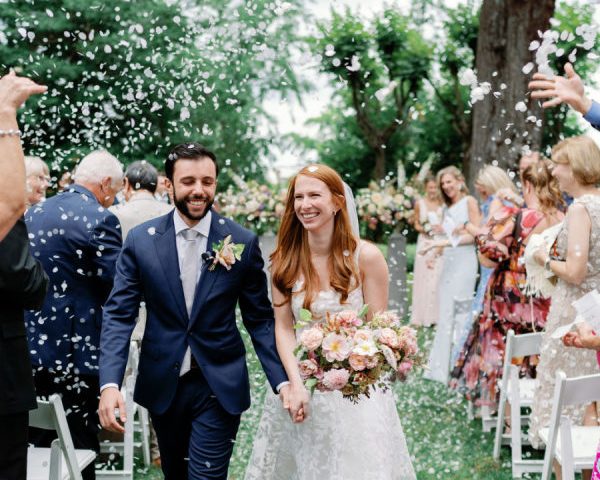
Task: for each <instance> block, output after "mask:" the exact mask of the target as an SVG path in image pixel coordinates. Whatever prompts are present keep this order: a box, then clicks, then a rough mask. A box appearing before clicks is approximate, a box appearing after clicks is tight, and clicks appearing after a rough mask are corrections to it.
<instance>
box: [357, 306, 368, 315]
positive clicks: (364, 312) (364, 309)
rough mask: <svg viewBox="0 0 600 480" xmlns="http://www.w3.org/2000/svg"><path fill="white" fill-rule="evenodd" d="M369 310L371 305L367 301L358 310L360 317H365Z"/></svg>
mask: <svg viewBox="0 0 600 480" xmlns="http://www.w3.org/2000/svg"><path fill="white" fill-rule="evenodd" d="M368 311H369V305H368V304H366V303H365V304H364V305H363V306H362V308H361V309H360V311H359V312H358V318H362V317H364V316H365V315H366V314H367V312H368Z"/></svg>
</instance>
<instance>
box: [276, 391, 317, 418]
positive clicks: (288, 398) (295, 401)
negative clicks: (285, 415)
mask: <svg viewBox="0 0 600 480" xmlns="http://www.w3.org/2000/svg"><path fill="white" fill-rule="evenodd" d="M286 387H287V388H286ZM284 389H285V393H284V391H283V390H284ZM281 394H282V395H283V396H282V400H283V407H284V408H285V409H287V410H288V412H289V414H290V418H291V419H292V422H294V423H302V422H303V421H304V420H306V418H307V417H308V404H309V402H310V394H309V393H308V391H307V390H306V388H305V387H304V385H300V386H294V385H286V386H284V387H283V388H282V391H281Z"/></svg>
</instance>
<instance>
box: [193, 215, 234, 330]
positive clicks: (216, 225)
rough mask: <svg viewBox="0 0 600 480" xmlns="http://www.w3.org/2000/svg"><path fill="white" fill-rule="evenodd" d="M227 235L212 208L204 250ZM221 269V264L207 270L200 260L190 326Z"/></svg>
mask: <svg viewBox="0 0 600 480" xmlns="http://www.w3.org/2000/svg"><path fill="white" fill-rule="evenodd" d="M227 235H229V230H228V229H227V227H226V224H225V221H224V220H223V218H222V217H221V216H220V215H219V214H217V213H216V212H215V211H214V210H213V211H212V220H211V222H210V231H209V233H208V241H207V243H206V251H207V252H209V251H211V250H212V249H213V245H214V244H216V243H219V242H220V241H221V240H223V239H224V238H225V237H226V236H227ZM223 270H224V267H223V266H221V265H217V266H216V267H215V269H214V270H212V271H210V270H208V268H207V265H206V264H205V263H204V262H202V274H201V275H200V281H199V282H198V285H197V287H196V295H194V305H193V307H192V318H191V321H190V327H191V326H192V325H193V324H194V323H195V321H196V319H197V318H198V314H199V313H200V309H201V307H202V305H203V304H204V302H205V300H206V297H207V295H208V292H210V289H211V288H212V286H213V284H214V283H215V280H216V279H217V277H218V276H219V275H221V273H222V271H223Z"/></svg>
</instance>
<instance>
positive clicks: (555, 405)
mask: <svg viewBox="0 0 600 480" xmlns="http://www.w3.org/2000/svg"><path fill="white" fill-rule="evenodd" d="M599 399H600V374H596V375H586V376H583V377H574V378H567V376H566V375H565V373H564V372H562V371H560V370H559V371H558V372H556V380H555V384H554V399H553V401H552V413H551V415H550V426H549V431H548V444H547V445H546V454H545V455H544V469H543V470H542V480H549V479H550V475H551V471H552V460H553V459H554V453H555V451H556V440H557V438H558V435H559V431H560V425H561V422H562V424H563V426H564V427H565V429H564V430H565V431H568V430H570V428H569V426H570V421H569V419H568V418H567V417H565V418H564V419H563V420H562V421H561V414H562V411H563V408H564V407H565V406H567V405H581V404H584V403H588V402H593V401H594V400H599ZM565 447H566V448H568V447H569V445H561V448H562V449H563V452H565V450H564V448H565ZM566 453H567V455H569V452H568V451H567V452H566ZM570 454H571V455H572V451H571V452H570ZM563 456H564V453H563Z"/></svg>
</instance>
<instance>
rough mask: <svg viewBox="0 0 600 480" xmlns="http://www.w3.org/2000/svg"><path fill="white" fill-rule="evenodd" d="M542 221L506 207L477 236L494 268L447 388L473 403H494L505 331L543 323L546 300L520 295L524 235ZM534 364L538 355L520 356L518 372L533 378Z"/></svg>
mask: <svg viewBox="0 0 600 480" xmlns="http://www.w3.org/2000/svg"><path fill="white" fill-rule="evenodd" d="M543 219H544V214H543V213H542V212H540V211H538V210H533V209H530V208H524V209H520V210H519V209H516V208H514V207H505V208H503V209H502V210H501V211H500V212H498V213H497V214H496V215H495V216H494V218H492V219H490V222H489V223H488V226H489V231H488V233H487V234H486V235H480V236H479V237H478V238H477V239H476V241H477V248H478V249H479V251H480V253H482V254H483V255H485V256H486V257H487V258H489V259H491V260H493V261H495V262H497V266H496V268H495V270H494V272H493V273H492V276H491V278H490V280H489V282H488V286H487V289H486V293H485V299H484V304H483V311H482V312H481V314H480V315H479V317H478V319H477V320H476V321H475V323H474V324H473V329H472V330H471V332H470V334H469V337H468V339H467V341H466V343H465V345H464V347H463V350H462V352H461V354H460V355H459V357H458V360H457V362H456V364H455V366H454V370H453V371H452V375H451V376H452V379H451V381H450V386H451V387H452V388H455V389H457V390H459V391H461V392H463V393H464V394H465V395H466V397H467V398H468V399H469V400H471V401H473V402H475V404H476V405H477V406H482V405H487V406H492V407H493V406H495V405H496V404H497V396H498V381H499V380H500V378H501V376H502V364H503V362H504V349H505V346H506V345H505V342H506V334H507V332H508V331H509V330H510V329H512V330H514V331H515V333H516V334H517V335H519V334H523V333H531V332H536V331H540V330H542V329H543V328H544V326H545V324H546V317H547V315H548V311H549V309H550V299H547V298H536V297H530V296H527V295H525V294H524V293H523V290H524V287H525V280H526V271H525V265H524V263H523V262H522V261H521V259H522V256H523V253H524V251H525V245H526V243H527V241H526V240H527V238H528V237H529V235H531V233H532V232H533V230H534V229H535V227H536V226H537V225H538V224H539V223H540V222H541V221H542V220H543ZM536 362H537V357H529V358H525V359H522V361H521V362H519V363H520V364H521V369H522V373H523V374H528V375H529V376H535V364H536Z"/></svg>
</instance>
